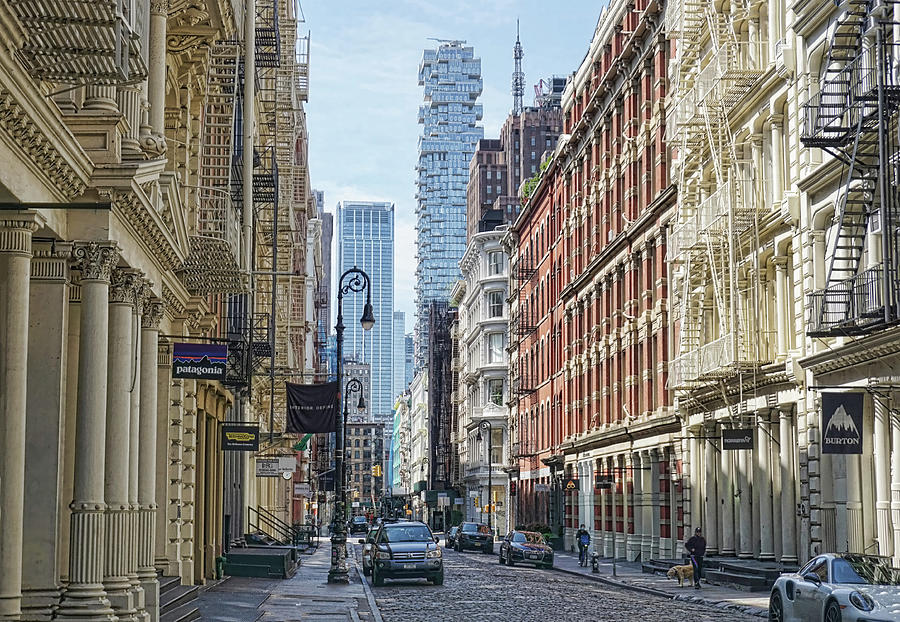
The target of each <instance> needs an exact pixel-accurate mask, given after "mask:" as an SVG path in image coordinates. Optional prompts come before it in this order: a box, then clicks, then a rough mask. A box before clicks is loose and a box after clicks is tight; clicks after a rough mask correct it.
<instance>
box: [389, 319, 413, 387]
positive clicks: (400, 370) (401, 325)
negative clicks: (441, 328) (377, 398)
mask: <svg viewBox="0 0 900 622" xmlns="http://www.w3.org/2000/svg"><path fill="white" fill-rule="evenodd" d="M391 354H392V356H393V359H394V362H393V365H392V370H391V373H392V374H393V376H394V385H393V390H392V392H391V398H392V399H393V400H396V399H397V397H398V396H399V395H400V394H402V393H403V392H404V391H406V387H407V386H409V385H408V384H407V383H406V313H405V312H403V311H394V342H393V349H392V353H391Z"/></svg>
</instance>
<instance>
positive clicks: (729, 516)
mask: <svg viewBox="0 0 900 622" xmlns="http://www.w3.org/2000/svg"><path fill="white" fill-rule="evenodd" d="M733 454H734V452H731V451H724V450H723V451H721V452H719V458H720V459H721V471H720V476H721V477H720V479H719V499H720V500H721V503H720V507H721V509H722V517H721V520H722V537H721V543H722V548H721V549H720V551H719V553H720V554H722V555H729V556H730V555H734V554H735V552H736V551H735V546H734V489H733V486H734V478H733V465H732V458H733Z"/></svg>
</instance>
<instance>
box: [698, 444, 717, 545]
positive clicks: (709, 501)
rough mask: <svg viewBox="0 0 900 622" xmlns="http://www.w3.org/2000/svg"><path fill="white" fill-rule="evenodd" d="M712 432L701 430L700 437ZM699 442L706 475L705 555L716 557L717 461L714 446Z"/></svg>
mask: <svg viewBox="0 0 900 622" xmlns="http://www.w3.org/2000/svg"><path fill="white" fill-rule="evenodd" d="M714 431H715V428H714V427H713V428H703V429H702V432H701V434H700V436H701V437H703V436H713V434H714ZM700 442H702V443H703V445H704V447H705V453H706V455H705V459H704V461H703V467H702V472H704V473H705V474H706V479H705V481H704V484H705V485H704V504H703V506H704V508H705V518H704V522H705V524H704V525H703V531H704V532H706V554H707V555H717V554H718V553H719V512H718V509H719V508H718V503H717V501H718V499H719V496H718V486H717V484H718V474H719V465H718V460H716V446H715V445H713V444H712V442H711V441H710V440H709V439H708V438H704V439H702V440H701V441H700ZM697 527H699V525H697Z"/></svg>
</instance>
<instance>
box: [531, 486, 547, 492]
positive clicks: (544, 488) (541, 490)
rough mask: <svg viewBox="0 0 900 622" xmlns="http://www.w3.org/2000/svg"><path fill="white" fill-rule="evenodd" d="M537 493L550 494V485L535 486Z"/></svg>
mask: <svg viewBox="0 0 900 622" xmlns="http://www.w3.org/2000/svg"><path fill="white" fill-rule="evenodd" d="M534 491H535V492H550V484H535V485H534Z"/></svg>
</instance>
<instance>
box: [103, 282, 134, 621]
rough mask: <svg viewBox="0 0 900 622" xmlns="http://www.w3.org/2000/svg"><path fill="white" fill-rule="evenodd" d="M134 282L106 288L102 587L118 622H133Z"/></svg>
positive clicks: (111, 285)
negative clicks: (107, 300)
mask: <svg viewBox="0 0 900 622" xmlns="http://www.w3.org/2000/svg"><path fill="white" fill-rule="evenodd" d="M139 285H140V282H139V277H138V276H137V275H136V274H134V273H132V272H130V271H125V270H114V271H113V273H112V282H111V284H110V288H109V355H108V361H109V365H108V378H109V380H108V382H109V384H108V386H107V394H106V395H107V399H106V413H107V417H106V485H105V494H106V503H107V511H106V564H105V571H104V576H103V586H104V588H105V589H106V593H107V595H108V597H109V601H110V603H111V604H112V607H113V609H114V610H115V612H116V615H117V616H118V618H119V620H120V622H121V621H128V622H136V621H137V619H138V618H137V616H136V610H135V594H134V589H133V586H132V583H131V581H130V579H129V577H128V574H129V571H130V570H131V569H130V561H131V548H132V542H131V536H132V526H133V525H132V521H131V518H132V515H133V514H132V511H131V503H130V500H129V494H128V493H129V490H128V486H129V478H130V473H129V468H130V466H131V460H130V453H131V452H130V449H131V440H130V434H131V433H132V430H131V395H130V393H129V388H130V387H131V381H132V378H133V374H132V369H131V367H132V357H133V352H132V348H133V345H132V324H133V319H132V312H133V308H134V301H135V291H136V288H137V286H139Z"/></svg>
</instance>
